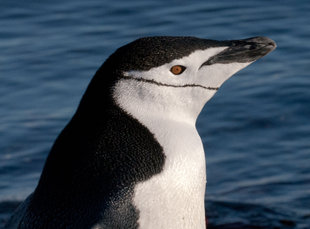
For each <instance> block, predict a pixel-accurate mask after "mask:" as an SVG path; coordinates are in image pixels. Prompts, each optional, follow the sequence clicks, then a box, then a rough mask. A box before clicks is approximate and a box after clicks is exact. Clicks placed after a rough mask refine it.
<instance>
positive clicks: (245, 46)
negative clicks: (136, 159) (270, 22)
mask: <svg viewBox="0 0 310 229" xmlns="http://www.w3.org/2000/svg"><path fill="white" fill-rule="evenodd" d="M275 47H276V45H275V42H274V41H272V40H271V39H269V38H266V37H254V38H249V39H243V40H229V41H216V40H207V39H200V38H195V37H147V38H141V39H138V40H136V41H134V42H132V43H130V44H128V45H125V46H123V47H121V48H119V49H118V50H117V51H116V52H115V53H114V54H112V55H111V56H110V57H109V58H108V60H107V61H106V63H105V64H104V65H103V68H105V69H109V70H108V72H110V73H109V74H110V75H114V76H116V78H117V79H115V83H114V84H113V90H112V94H113V97H114V99H115V101H116V102H117V104H119V105H120V106H121V107H122V108H124V109H125V110H126V111H128V112H129V113H131V114H133V115H134V113H139V112H144V113H145V112H146V113H148V114H149V115H150V116H156V115H159V113H160V115H165V116H166V117H167V118H169V117H170V118H173V119H181V120H183V121H185V120H187V121H190V122H192V121H194V122H195V120H196V118H197V116H198V114H199V113H200V111H201V109H202V108H203V106H204V104H205V103H206V102H207V101H208V100H209V99H210V98H211V97H212V96H213V95H214V94H215V92H216V91H217V90H218V89H219V87H220V86H221V85H222V84H223V83H224V82H225V81H226V80H227V79H229V78H230V77H231V76H232V75H233V74H234V73H236V72H238V71H239V70H241V69H243V68H245V67H246V66H247V65H249V64H251V63H253V62H254V61H256V60H257V59H259V58H261V57H263V56H264V55H266V54H267V53H269V52H270V51H272V50H273V49H274V48H275Z"/></svg>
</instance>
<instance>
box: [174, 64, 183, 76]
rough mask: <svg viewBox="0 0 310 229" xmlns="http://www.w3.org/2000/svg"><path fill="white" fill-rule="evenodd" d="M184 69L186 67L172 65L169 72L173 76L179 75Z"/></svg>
mask: <svg viewBox="0 0 310 229" xmlns="http://www.w3.org/2000/svg"><path fill="white" fill-rule="evenodd" d="M185 69H186V67H184V66H182V65H174V66H172V67H171V68H170V71H171V72H172V73H173V74H174V75H180V74H181V73H182V72H184V71H185Z"/></svg>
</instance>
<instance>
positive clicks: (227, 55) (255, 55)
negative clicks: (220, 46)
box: [200, 37, 277, 68]
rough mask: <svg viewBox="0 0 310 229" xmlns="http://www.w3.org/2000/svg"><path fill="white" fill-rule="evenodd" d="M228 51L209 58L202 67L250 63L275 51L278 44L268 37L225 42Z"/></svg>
mask: <svg viewBox="0 0 310 229" xmlns="http://www.w3.org/2000/svg"><path fill="white" fill-rule="evenodd" d="M223 43H224V45H225V46H228V48H227V49H225V50H223V51H222V52H220V53H218V54H217V55H215V56H213V57H211V58H209V59H208V60H207V61H206V62H204V63H203V64H202V65H201V66H200V68H201V67H203V66H205V65H212V64H229V63H250V62H253V61H255V60H257V59H259V58H261V57H263V56H265V55H267V54H268V53H269V52H271V51H272V50H274V49H275V48H276V47H277V46H276V43H275V42H274V41H273V40H271V39H270V38H268V37H253V38H248V39H244V40H232V41H223Z"/></svg>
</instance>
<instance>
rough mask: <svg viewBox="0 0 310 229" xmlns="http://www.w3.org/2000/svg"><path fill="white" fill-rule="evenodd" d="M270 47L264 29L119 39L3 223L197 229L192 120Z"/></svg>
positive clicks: (199, 192) (196, 143)
mask: <svg viewBox="0 0 310 229" xmlns="http://www.w3.org/2000/svg"><path fill="white" fill-rule="evenodd" d="M275 47H276V45H275V43H274V41H272V40H271V39H269V38H266V37H254V38H249V39H244V40H230V41H215V40H207V39H199V38H195V37H146V38H141V39H138V40H135V41H133V42H132V43H130V44H127V45H125V46H123V47H121V48H119V49H118V50H117V51H116V52H115V53H113V54H112V55H111V56H110V57H109V58H108V59H107V60H106V61H105V63H104V64H103V65H102V66H101V67H100V68H99V70H98V71H97V72H96V74H95V76H94V77H93V79H92V80H91V82H90V84H89V86H88V88H87V90H86V92H85V94H84V96H83V98H82V100H81V102H80V105H79V107H78V109H77V111H76V113H75V115H74V116H73V118H72V119H71V121H70V122H69V123H68V124H67V126H66V127H65V128H64V130H63V131H62V132H61V133H60V135H59V136H58V137H57V139H56V141H55V143H54V145H53V147H52V149H51V151H50V153H49V156H48V158H47V160H46V163H45V166H44V169H43V172H42V175H41V177H40V181H39V183H38V185H37V187H36V189H35V191H34V192H33V193H32V194H31V195H30V196H29V197H28V198H27V199H26V200H25V201H24V202H23V203H22V204H21V205H20V206H19V207H18V209H17V210H16V211H15V213H14V214H13V216H12V217H11V219H10V220H9V221H8V223H7V225H6V227H5V228H7V229H16V228H18V229H57V228H59V229H60V228H64V229H68V228H75V229H77V228H81V229H87V228H89V229H100V228H122V229H123V228H124V229H125V228H126V229H131V228H166V229H173V228H177V229H182V228H184V229H185V228H188V229H193V228H195V229H201V228H205V227H206V225H205V209H204V194H205V185H206V167H205V155H204V150H203V145H202V142H201V139H200V137H199V135H198V133H197V130H196V127H195V123H196V119H197V117H198V115H199V113H200V111H201V110H202V108H203V106H204V105H205V103H206V102H207V101H208V100H209V99H210V98H211V97H212V96H213V95H214V94H215V93H216V91H217V90H218V88H219V87H220V86H221V85H222V84H223V83H224V82H225V81H226V80H227V79H228V78H230V77H231V76H232V75H233V74H234V73H236V72H237V71H239V70H241V69H243V68H244V67H246V66H247V65H249V64H251V63H252V62H254V61H256V60H257V59H259V58H261V57H262V56H264V55H266V54H267V53H269V52H270V51H272V50H273V49H274V48H275Z"/></svg>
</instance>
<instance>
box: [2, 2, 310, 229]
mask: <svg viewBox="0 0 310 229" xmlns="http://www.w3.org/2000/svg"><path fill="white" fill-rule="evenodd" d="M150 35H192V36H197V37H203V38H212V39H240V38H247V37H251V36H257V35H264V36H269V37H271V38H272V39H274V40H275V41H276V42H277V44H278V48H277V50H276V51H274V52H273V53H271V54H270V55H268V56H266V57H265V58H263V59H262V60H259V61H258V62H256V63H255V64H253V65H251V66H249V67H248V68H246V69H245V70H243V71H241V72H240V73H238V74H237V75H236V76H234V77H233V78H231V79H230V80H229V81H228V82H226V83H225V84H224V85H223V87H222V88H221V89H220V90H219V92H218V93H217V94H216V96H215V97H214V98H213V99H212V101H210V102H209V103H208V104H207V106H206V107H205V109H204V110H203V112H202V114H201V116H200V118H199V120H198V123H197V126H198V129H199V132H200V134H201V136H202V139H203V142H204V146H205V151H206V156H207V167H208V169H207V170H208V184H207V194H206V207H207V214H208V218H209V223H210V227H209V228H241V229H242V228H243V229H245V228H310V90H309V89H310V76H309V72H310V45H309V42H310V1H309V0H295V1H293V0H291V1H287V0H283V1H280V0H278V1H272V0H271V1H267V0H262V1H251V0H235V1H230V0H222V1H214V0H212V1H177V0H174V1H173V0H172V1H162V0H156V1H155V0H154V1H139V0H132V1H120V0H114V1H99V0H90V1H81V0H74V1H73V0H71V1H59V0H53V1H34V0H32V1H31V0H28V1H20V0H18V1H17V0H1V1H0V139H1V141H0V228H1V226H2V225H3V223H4V221H5V220H6V219H7V217H8V216H9V214H11V212H12V211H13V209H14V208H15V207H16V206H17V205H18V203H20V201H22V200H23V199H24V198H25V197H26V196H27V195H28V194H29V193H31V192H32V191H33V189H34V188H35V186H36V184H37V182H38V178H39V176H40V172H41V170H42V167H43V164H44V161H45V158H46V156H47V153H48V151H49V149H50V147H51V145H52V143H53V141H54V139H55V138H56V136H57V134H58V133H59V132H60V130H61V129H62V128H63V127H64V125H65V124H66V123H67V122H68V120H69V119H70V118H71V116H72V114H73V113H74V111H75V109H76V107H77V105H78V102H79V100H80V98H81V96H82V93H83V91H84V90H85V88H86V86H87V84H88V82H89V81H90V79H91V77H92V76H93V74H94V73H95V71H96V69H97V68H98V67H99V66H100V65H101V63H102V62H103V61H104V60H105V59H106V58H107V57H108V55H109V54H111V53H112V52H113V51H114V50H115V49H116V48H118V47H119V46H121V45H123V44H125V43H128V42H130V41H132V40H133V39H136V38H138V37H141V36H150Z"/></svg>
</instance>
